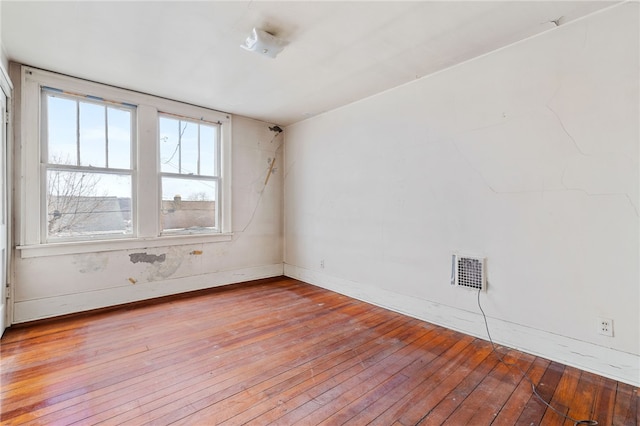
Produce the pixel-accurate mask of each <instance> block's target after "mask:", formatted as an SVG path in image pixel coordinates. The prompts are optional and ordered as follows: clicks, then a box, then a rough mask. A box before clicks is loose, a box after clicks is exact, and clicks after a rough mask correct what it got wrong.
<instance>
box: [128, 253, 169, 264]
mask: <svg viewBox="0 0 640 426" xmlns="http://www.w3.org/2000/svg"><path fill="white" fill-rule="evenodd" d="M166 259H167V255H166V254H164V253H163V254H161V255H156V254H147V253H146V252H144V253H131V254H130V255H129V260H130V261H131V263H138V262H143V263H156V262H159V263H162V262H164V261H165V260H166Z"/></svg>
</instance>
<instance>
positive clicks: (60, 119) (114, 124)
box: [41, 88, 135, 241]
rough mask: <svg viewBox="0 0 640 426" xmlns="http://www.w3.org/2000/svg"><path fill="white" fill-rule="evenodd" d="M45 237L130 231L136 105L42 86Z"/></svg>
mask: <svg viewBox="0 0 640 426" xmlns="http://www.w3.org/2000/svg"><path fill="white" fill-rule="evenodd" d="M42 97H43V99H42V117H43V121H44V122H45V125H44V126H43V129H42V135H41V140H42V156H43V157H44V158H43V161H42V162H43V165H44V169H45V170H46V173H45V174H44V179H45V184H44V185H43V187H44V189H45V191H44V192H45V194H44V195H45V204H46V209H44V211H46V213H45V214H46V217H45V220H44V222H43V225H44V228H45V229H44V232H43V233H44V234H45V235H46V240H47V241H54V240H61V239H74V238H94V237H98V236H100V237H107V236H119V235H131V234H132V230H133V222H132V214H131V213H132V212H131V207H132V204H131V194H132V183H133V170H132V168H131V164H132V161H131V152H132V147H133V146H134V140H135V139H134V132H133V129H134V126H133V123H134V119H135V108H133V107H131V106H127V105H118V104H114V103H106V102H104V101H100V100H96V99H90V98H81V97H78V96H72V95H65V94H63V93H61V92H60V91H58V90H53V89H50V88H43V89H42Z"/></svg>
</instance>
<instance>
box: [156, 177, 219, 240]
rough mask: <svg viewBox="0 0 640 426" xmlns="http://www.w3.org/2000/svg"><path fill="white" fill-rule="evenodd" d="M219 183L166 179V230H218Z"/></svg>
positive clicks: (163, 224) (162, 208)
mask: <svg viewBox="0 0 640 426" xmlns="http://www.w3.org/2000/svg"><path fill="white" fill-rule="evenodd" d="M217 194H218V190H217V182H216V181H211V180H203V179H180V178H169V177H163V178H162V206H161V213H160V216H161V221H162V229H163V230H189V231H197V230H203V229H211V228H217V225H218V224H217V223H216V216H217V214H216V199H217Z"/></svg>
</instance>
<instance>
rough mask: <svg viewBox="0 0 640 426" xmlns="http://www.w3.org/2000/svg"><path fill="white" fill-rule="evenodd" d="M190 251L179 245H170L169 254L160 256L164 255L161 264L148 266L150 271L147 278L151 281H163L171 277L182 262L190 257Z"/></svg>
mask: <svg viewBox="0 0 640 426" xmlns="http://www.w3.org/2000/svg"><path fill="white" fill-rule="evenodd" d="M188 253H189V252H187V251H186V250H184V249H181V248H179V247H170V248H169V256H167V255H166V254H162V255H160V256H159V257H162V260H159V261H158V262H159V264H157V265H156V264H154V265H152V266H149V267H148V268H147V270H148V272H149V276H148V278H147V279H148V280H149V281H161V280H165V279H167V278H170V277H171V276H173V274H175V272H176V271H177V270H178V268H179V267H180V265H182V262H183V261H185V260H186V259H187V258H188ZM165 260H166V262H165ZM149 263H153V262H149Z"/></svg>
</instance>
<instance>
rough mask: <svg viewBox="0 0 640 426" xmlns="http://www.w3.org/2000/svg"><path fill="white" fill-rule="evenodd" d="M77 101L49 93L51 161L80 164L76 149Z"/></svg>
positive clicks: (48, 111)
mask: <svg viewBox="0 0 640 426" xmlns="http://www.w3.org/2000/svg"><path fill="white" fill-rule="evenodd" d="M76 123H77V116H76V101H74V100H71V99H64V98H58V97H55V96H52V95H47V134H48V137H49V140H48V143H49V145H48V154H49V160H48V161H49V162H50V163H53V164H71V165H74V166H75V165H77V164H78V156H77V150H76V146H77V145H76V135H77V133H76V131H77V129H76Z"/></svg>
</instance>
